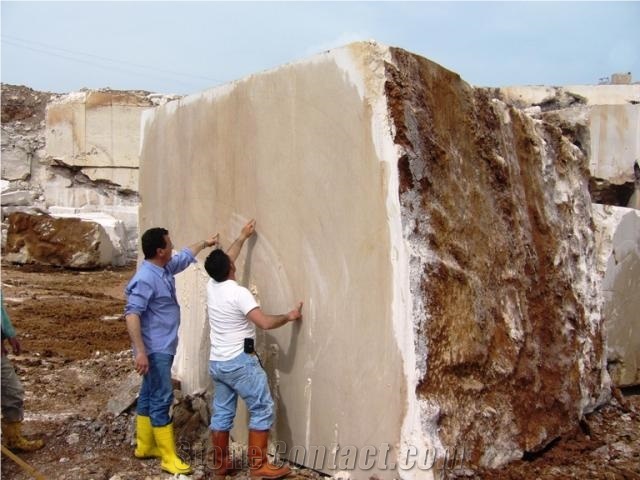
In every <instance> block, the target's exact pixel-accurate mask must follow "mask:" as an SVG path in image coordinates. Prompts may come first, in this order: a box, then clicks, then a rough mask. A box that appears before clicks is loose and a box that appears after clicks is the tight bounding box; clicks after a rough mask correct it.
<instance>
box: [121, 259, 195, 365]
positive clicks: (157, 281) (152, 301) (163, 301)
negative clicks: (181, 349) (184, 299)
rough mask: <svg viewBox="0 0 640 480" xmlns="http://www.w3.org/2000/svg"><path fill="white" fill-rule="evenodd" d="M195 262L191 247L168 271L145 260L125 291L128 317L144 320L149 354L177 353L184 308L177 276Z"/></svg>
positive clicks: (173, 260)
mask: <svg viewBox="0 0 640 480" xmlns="http://www.w3.org/2000/svg"><path fill="white" fill-rule="evenodd" d="M195 261H196V259H195V257H194V256H193V253H192V252H191V250H189V249H188V248H183V249H182V250H181V251H180V252H178V253H177V254H176V255H174V256H173V257H172V258H171V260H170V261H169V263H167V264H166V265H165V267H164V268H161V267H158V266H157V265H154V264H153V263H151V262H149V261H147V260H145V261H143V262H142V264H141V265H140V268H139V269H138V271H137V272H136V274H135V275H134V276H133V278H132V279H131V281H130V282H129V284H128V285H127V287H126V288H125V294H126V295H127V305H126V307H125V311H124V314H125V315H129V314H130V313H135V314H137V315H138V316H139V317H140V330H141V333H142V341H143V342H144V348H145V350H146V353H147V355H148V354H150V353H168V354H170V355H175V354H176V348H177V346H178V327H179V326H180V305H178V299H177V297H176V283H175V278H174V275H175V274H177V273H180V272H181V271H183V270H184V269H185V268H187V267H188V266H189V265H190V264H191V263H193V262H195Z"/></svg>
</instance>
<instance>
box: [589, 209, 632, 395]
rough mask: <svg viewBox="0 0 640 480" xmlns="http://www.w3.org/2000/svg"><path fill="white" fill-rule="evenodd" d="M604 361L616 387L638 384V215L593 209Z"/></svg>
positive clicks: (617, 210) (622, 210) (623, 210)
mask: <svg viewBox="0 0 640 480" xmlns="http://www.w3.org/2000/svg"><path fill="white" fill-rule="evenodd" d="M594 221H595V224H596V239H597V241H598V243H599V245H598V253H599V258H598V272H599V273H600V275H601V276H602V283H601V289H602V295H603V300H604V302H603V306H602V314H603V318H604V325H605V327H606V333H607V360H608V362H609V371H610V373H611V380H612V382H613V383H614V385H616V386H620V387H625V386H632V385H638V384H640V315H638V312H639V311H640V297H638V294H637V292H638V291H640V274H639V273H638V272H639V271H640V211H638V210H634V209H631V208H621V207H612V206H608V205H594Z"/></svg>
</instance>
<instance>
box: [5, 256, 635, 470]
mask: <svg viewBox="0 0 640 480" xmlns="http://www.w3.org/2000/svg"><path fill="white" fill-rule="evenodd" d="M133 271H134V267H133V266H131V267H126V268H120V269H107V270H100V271H91V272H81V271H69V270H61V269H51V268H43V267H33V266H22V267H20V266H13V265H6V264H3V265H2V291H3V295H4V298H5V305H6V307H7V309H8V311H9V314H10V316H11V318H12V321H13V324H14V326H15V327H16V330H17V331H18V335H19V337H20V339H21V343H22V347H23V352H22V354H21V355H19V356H13V357H12V359H13V362H14V366H15V368H16V370H17V372H18V375H19V376H20V378H21V379H22V381H23V384H24V386H25V390H26V400H25V407H26V421H25V428H24V430H25V433H27V434H39V435H41V436H43V437H44V439H45V440H46V446H45V447H44V449H43V450H41V451H38V452H34V453H24V454H20V457H21V458H22V459H23V460H25V461H26V462H28V464H30V465H31V466H32V467H34V468H36V469H37V470H38V471H39V472H41V473H42V475H43V476H44V478H46V479H69V480H71V479H74V480H75V479H96V480H98V479H100V480H103V479H104V480H107V479H111V480H125V479H132V480H137V479H140V480H142V479H147V480H150V479H168V478H172V476H171V475H169V474H163V473H160V469H159V465H158V461H157V460H155V459H151V460H138V459H135V458H134V457H133V456H132V452H133V446H132V438H133V436H134V430H133V422H134V414H133V411H132V410H131V408H129V409H128V410H125V411H124V412H123V413H122V414H120V415H118V416H115V415H114V414H112V413H108V411H107V409H106V406H107V404H108V402H109V401H110V400H111V399H113V397H114V396H115V394H116V393H117V392H119V391H120V390H122V389H123V388H124V387H123V386H124V385H126V381H127V378H128V377H129V376H130V375H131V372H132V361H131V357H130V354H129V351H128V349H129V339H128V335H127V332H126V328H125V325H124V322H123V321H122V320H120V319H119V317H120V314H121V313H122V310H123V305H124V294H123V289H124V285H125V284H126V282H127V281H128V279H129V278H130V277H131V275H132V274H133ZM204 477H205V473H204V471H203V470H202V469H197V470H196V473H195V475H194V476H193V477H191V478H196V479H199V478H204ZM2 478H3V479H7V480H8V479H28V478H33V477H31V476H29V475H28V474H27V473H26V472H25V471H24V470H22V469H21V468H20V467H18V465H16V464H15V463H14V462H13V461H11V460H10V459H8V458H6V457H5V456H4V455H3V457H2ZM185 478H186V477H185ZM234 478H237V479H243V478H246V473H241V474H239V475H237V476H236V477H234ZM293 478H298V479H303V478H305V479H308V478H319V475H318V474H317V473H315V472H311V471H308V470H302V469H296V470H295V474H294V476H293ZM352 478H354V479H355V480H366V479H365V478H363V479H360V478H359V477H358V476H357V474H356V475H354V476H353V477H352ZM436 478H449V479H452V478H471V479H498V480H506V479H514V480H515V479H525V480H528V479H531V480H533V479H570V478H575V479H640V390H638V389H635V390H633V389H631V390H626V391H624V392H622V393H621V394H620V395H619V396H618V399H616V398H613V399H612V401H611V403H609V404H608V405H605V406H603V407H601V408H600V409H598V410H597V411H596V412H594V413H592V414H589V415H587V416H586V418H585V419H584V421H583V422H582V424H581V425H580V426H577V427H576V428H575V430H574V431H573V432H571V433H570V434H568V435H566V436H564V437H562V438H559V439H557V440H556V441H554V442H552V444H551V445H550V446H549V447H548V448H547V449H546V450H545V451H544V452H541V453H539V454H536V455H533V456H532V457H531V458H527V459H526V460H521V461H517V462H514V463H512V464H510V465H508V466H507V467H505V468H503V469H500V470H491V471H474V470H472V469H470V468H463V469H458V470H455V471H444V472H442V471H439V472H437V475H436Z"/></svg>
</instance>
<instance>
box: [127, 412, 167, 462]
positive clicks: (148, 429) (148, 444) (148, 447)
mask: <svg viewBox="0 0 640 480" xmlns="http://www.w3.org/2000/svg"><path fill="white" fill-rule="evenodd" d="M133 455H134V456H136V457H137V458H154V457H155V458H160V450H158V447H157V445H156V440H155V438H154V436H153V427H152V426H151V418H149V417H147V416H146V415H136V449H135V451H134V452H133Z"/></svg>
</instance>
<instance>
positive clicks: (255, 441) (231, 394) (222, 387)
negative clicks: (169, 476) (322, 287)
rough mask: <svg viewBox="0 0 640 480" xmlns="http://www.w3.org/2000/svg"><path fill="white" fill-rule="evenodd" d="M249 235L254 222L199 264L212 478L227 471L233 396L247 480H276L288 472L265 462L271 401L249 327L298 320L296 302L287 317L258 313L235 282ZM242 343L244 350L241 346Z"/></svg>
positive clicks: (229, 467)
mask: <svg viewBox="0 0 640 480" xmlns="http://www.w3.org/2000/svg"><path fill="white" fill-rule="evenodd" d="M254 233H255V220H251V221H250V222H249V223H247V224H246V225H245V226H244V227H243V228H242V231H241V233H240V236H239V237H238V238H237V239H236V240H235V241H234V242H233V244H232V245H231V247H229V249H228V250H227V252H226V253H225V252H224V251H222V250H214V251H213V252H211V253H210V254H209V256H208V257H207V259H206V260H205V263H204V268H205V270H206V271H207V273H208V274H209V276H210V277H211V279H210V280H209V283H208V284H207V312H208V317H209V325H210V327H211V356H210V357H209V373H210V375H211V378H212V379H213V383H214V396H213V414H212V416H211V424H210V426H209V428H210V430H211V443H212V445H213V453H214V454H213V470H214V474H215V475H220V476H224V475H226V474H228V473H231V471H232V470H233V463H232V461H231V459H230V457H229V431H230V430H231V428H232V427H233V420H234V418H235V415H236V405H237V401H238V396H240V397H241V398H242V399H243V400H244V401H245V403H246V405H247V409H248V410H249V414H250V420H249V447H248V451H247V455H248V458H249V469H250V474H251V477H259V478H268V479H276V478H282V477H285V476H287V475H288V474H289V473H290V472H291V470H290V469H289V468H288V467H286V466H281V467H278V466H276V465H273V464H271V463H269V462H268V460H267V442H268V439H269V430H270V429H271V427H272V425H273V399H272V398H271V392H270V391H269V384H268V381H267V375H266V373H265V371H264V369H263V368H262V365H261V364H260V361H259V359H258V357H257V355H256V354H255V352H254V351H253V342H254V341H255V338H256V329H255V326H256V325H257V326H258V327H260V328H262V329H264V330H270V329H273V328H278V327H281V326H282V325H285V324H286V323H288V322H294V321H297V320H300V319H301V318H302V314H301V313H300V311H301V309H302V302H300V303H299V304H298V306H297V307H296V308H295V309H293V310H291V311H290V312H288V313H285V314H281V315H268V314H265V313H263V312H262V310H261V309H260V307H259V306H258V304H257V302H256V300H255V298H254V297H253V295H252V294H251V292H250V291H249V290H247V289H246V288H245V287H242V286H240V285H238V284H237V282H236V278H235V273H236V267H235V264H234V262H235V260H236V258H237V257H238V254H239V253H240V250H241V249H242V245H243V244H244V242H245V241H246V240H247V239H248V238H249V237H251V236H252V235H253V234H254ZM245 345H246V346H245Z"/></svg>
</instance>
